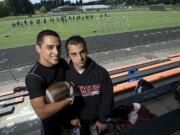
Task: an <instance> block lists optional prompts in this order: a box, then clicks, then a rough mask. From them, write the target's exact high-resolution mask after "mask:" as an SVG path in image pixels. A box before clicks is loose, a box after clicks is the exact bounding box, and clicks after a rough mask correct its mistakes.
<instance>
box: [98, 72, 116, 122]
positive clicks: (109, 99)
mask: <svg viewBox="0 0 180 135" xmlns="http://www.w3.org/2000/svg"><path fill="white" fill-rule="evenodd" d="M104 70H105V69H104ZM101 76H102V80H101V93H100V97H101V104H100V110H99V119H98V121H99V122H101V123H105V122H106V120H107V118H109V117H110V114H111V111H112V108H113V105H114V96H113V85H112V81H111V79H110V76H109V74H108V72H107V71H106V70H105V71H104V72H103V73H101Z"/></svg>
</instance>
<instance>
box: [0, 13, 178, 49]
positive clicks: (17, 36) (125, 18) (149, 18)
mask: <svg viewBox="0 0 180 135" xmlns="http://www.w3.org/2000/svg"><path fill="white" fill-rule="evenodd" d="M78 16H80V18H79V19H77V18H78ZM87 16H88V17H87ZM92 16H93V17H92ZM50 18H51V19H52V18H53V19H54V21H51V22H50ZM37 19H38V18H32V19H18V20H19V23H20V24H19V25H16V22H17V20H8V21H0V48H11V47H17V46H24V45H30V44H34V43H35V37H36V35H37V33H38V32H39V31H41V30H43V29H53V30H55V31H57V32H58V33H59V34H60V35H61V38H62V39H66V38H68V37H69V36H71V35H73V34H79V35H82V36H84V37H87V36H95V35H105V34H111V33H121V32H127V31H137V30H145V29H154V28H163V27H171V26H179V25H180V11H126V12H125V11H121V12H106V14H105V13H89V14H74V15H66V20H67V21H64V22H63V21H62V20H61V19H62V16H49V17H41V18H39V19H40V24H37V23H36V21H37ZM24 20H26V22H27V24H25V23H24ZM30 20H32V22H33V24H32V25H31V24H30ZM44 20H46V23H44ZM13 23H14V24H15V25H14V26H13V25H12V24H13Z"/></svg>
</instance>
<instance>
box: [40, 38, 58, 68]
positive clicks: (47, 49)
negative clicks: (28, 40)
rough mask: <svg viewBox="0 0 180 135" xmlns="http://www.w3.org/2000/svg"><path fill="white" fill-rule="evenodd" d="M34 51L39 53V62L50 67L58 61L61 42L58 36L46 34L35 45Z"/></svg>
mask: <svg viewBox="0 0 180 135" xmlns="http://www.w3.org/2000/svg"><path fill="white" fill-rule="evenodd" d="M36 51H37V52H38V53H39V56H40V59H39V62H40V63H41V64H42V65H44V66H46V67H52V66H54V65H56V64H58V62H59V57H60V52H61V43H60V40H59V38H58V37H56V36H51V35H47V36H44V37H43V40H42V43H41V45H36Z"/></svg>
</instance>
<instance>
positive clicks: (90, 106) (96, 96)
mask: <svg viewBox="0 0 180 135" xmlns="http://www.w3.org/2000/svg"><path fill="white" fill-rule="evenodd" d="M69 67H70V68H69V71H67V73H66V80H67V81H69V82H74V83H75V85H76V86H77V88H76V92H75V95H76V97H75V101H74V105H73V112H74V113H75V118H80V119H81V120H83V121H89V122H94V121H96V120H98V121H99V122H101V123H105V122H106V119H107V118H108V117H109V116H110V113H111V110H112V107H113V85H112V81H111V79H110V76H109V74H108V72H107V71H106V70H105V69H104V68H103V67H101V66H99V65H98V64H96V63H95V62H94V61H93V60H92V59H90V58H88V60H87V64H86V69H85V71H84V72H83V73H82V74H80V73H78V72H77V71H76V70H75V68H74V66H73V64H72V63H71V62H70V65H69Z"/></svg>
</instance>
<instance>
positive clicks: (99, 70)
mask: <svg viewBox="0 0 180 135" xmlns="http://www.w3.org/2000/svg"><path fill="white" fill-rule="evenodd" d="M95 68H96V69H97V70H98V72H99V73H101V74H109V73H108V71H107V70H106V69H105V68H104V67H103V66H101V65H99V64H97V63H95Z"/></svg>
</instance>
